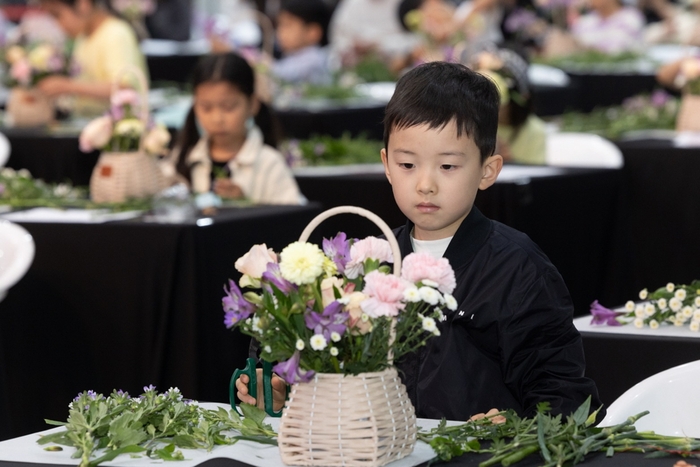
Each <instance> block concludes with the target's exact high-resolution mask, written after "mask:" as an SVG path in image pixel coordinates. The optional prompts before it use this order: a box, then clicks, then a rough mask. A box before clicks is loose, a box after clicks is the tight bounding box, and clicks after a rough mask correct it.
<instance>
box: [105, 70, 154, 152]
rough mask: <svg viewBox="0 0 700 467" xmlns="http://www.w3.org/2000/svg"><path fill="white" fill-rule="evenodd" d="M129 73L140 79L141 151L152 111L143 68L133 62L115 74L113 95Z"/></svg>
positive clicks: (137, 79)
mask: <svg viewBox="0 0 700 467" xmlns="http://www.w3.org/2000/svg"><path fill="white" fill-rule="evenodd" d="M127 74H132V75H133V76H135V77H136V81H138V85H139V88H141V89H140V90H139V94H140V97H141V102H140V105H139V115H138V117H139V120H141V122H142V123H143V126H144V131H143V133H141V138H139V151H141V150H143V140H144V138H145V137H146V131H145V128H146V126H147V125H148V114H149V112H150V107H149V105H148V81H147V80H146V75H145V74H144V73H143V71H142V70H141V68H139V67H137V66H136V65H131V64H129V65H125V66H124V67H122V68H121V69H120V70H119V71H118V72H117V73H116V74H115V75H114V79H113V80H112V95H114V94H115V93H116V92H117V91H119V83H120V81H121V79H122V78H123V77H124V75H127Z"/></svg>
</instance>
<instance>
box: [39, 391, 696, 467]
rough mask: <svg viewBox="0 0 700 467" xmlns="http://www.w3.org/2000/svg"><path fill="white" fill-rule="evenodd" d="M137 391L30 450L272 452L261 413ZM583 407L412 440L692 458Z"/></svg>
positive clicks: (77, 413) (692, 446) (90, 400)
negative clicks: (604, 421)
mask: <svg viewBox="0 0 700 467" xmlns="http://www.w3.org/2000/svg"><path fill="white" fill-rule="evenodd" d="M144 391H145V392H144V393H143V394H142V395H141V396H139V397H131V396H129V394H128V393H125V392H122V391H114V392H113V393H112V394H111V395H110V396H109V397H104V396H103V395H102V394H96V393H95V392H93V391H85V392H83V393H81V394H80V395H78V397H76V398H75V399H74V400H73V402H72V403H71V404H70V405H69V416H68V421H67V422H56V421H50V420H47V423H49V424H51V425H59V426H62V427H64V428H65V429H64V430H62V431H59V432H56V433H52V434H48V435H44V436H42V437H41V438H39V440H38V443H39V444H41V445H46V447H45V448H44V449H45V450H47V451H57V450H61V449H62V448H61V447H60V445H63V446H69V447H73V448H75V452H74V453H73V457H74V458H76V459H80V467H95V466H97V465H98V464H100V463H103V462H108V461H111V460H113V459H115V458H116V457H117V456H119V455H120V454H128V455H131V456H132V457H133V456H137V457H138V456H147V457H149V458H151V459H162V460H182V459H184V455H183V453H182V452H181V451H180V450H179V449H182V448H185V449H206V450H212V449H213V448H214V447H215V446H217V445H230V444H234V443H236V442H237V441H239V440H248V441H254V442H259V443H263V444H267V445H276V444H277V442H276V437H277V434H276V433H275V432H274V431H273V429H272V427H271V426H270V425H268V424H266V423H265V422H264V419H265V412H263V411H262V410H260V409H257V408H256V407H253V406H250V405H247V404H242V405H241V406H240V408H241V410H242V412H243V415H244V417H243V418H242V417H240V416H239V415H238V414H237V413H236V411H235V410H231V409H228V410H227V409H224V408H219V409H217V410H210V409H205V408H203V407H201V406H199V405H198V404H197V403H196V402H194V401H190V400H187V399H184V398H183V396H182V394H180V391H179V390H178V389H177V388H174V389H173V388H171V389H169V390H168V391H166V392H163V393H161V394H159V393H158V392H157V391H156V390H155V387H153V386H148V387H145V388H144ZM590 404H591V401H590V398H588V400H586V401H585V402H584V403H583V404H582V405H581V406H580V407H579V408H578V409H577V410H576V411H575V412H574V413H573V414H572V415H570V416H568V417H562V416H561V415H550V414H549V413H548V412H549V404H548V403H546V402H545V403H540V404H539V405H538V407H537V414H536V415H535V416H534V417H531V418H522V417H520V416H518V415H517V414H516V413H515V411H513V410H507V411H504V412H498V413H495V412H490V413H489V414H487V416H482V417H481V418H478V419H477V417H474V418H475V419H473V420H470V421H468V422H466V423H462V424H459V425H451V426H448V424H447V423H446V421H445V420H444V419H443V420H442V421H441V422H440V424H439V425H438V426H437V427H436V428H434V429H431V430H423V431H420V432H419V433H418V438H419V439H421V440H423V441H425V442H427V443H429V444H430V446H431V447H432V448H433V450H434V451H435V453H436V456H437V458H438V459H440V460H442V461H449V460H450V459H452V458H454V457H458V456H461V455H463V454H467V453H475V454H488V455H490V457H489V458H488V459H487V460H485V461H483V462H482V463H481V464H479V466H480V467H488V466H491V465H503V466H508V465H513V464H516V463H517V462H519V461H521V460H523V459H525V458H527V457H529V456H531V455H534V454H538V455H539V456H540V458H541V460H542V464H541V465H543V466H547V467H554V466H563V465H573V464H577V463H580V462H583V461H584V459H585V458H586V456H588V455H589V454H593V453H599V452H604V453H606V455H607V456H608V457H611V456H613V455H614V454H615V453H617V452H640V453H649V454H648V456H655V457H659V456H667V455H677V456H678V455H679V456H684V457H688V456H692V457H697V453H698V451H700V440H696V439H692V438H683V437H672V436H662V435H657V434H654V433H653V432H638V431H637V430H636V429H635V427H634V423H635V422H636V421H637V420H638V419H639V418H641V417H643V416H644V415H646V414H647V413H648V412H642V413H639V414H636V415H632V416H630V417H629V418H628V419H627V420H625V421H624V422H623V423H620V424H618V425H613V426H609V427H605V428H600V427H596V426H594V423H595V420H596V416H597V415H598V411H599V410H600V409H599V410H596V411H593V412H591V406H590Z"/></svg>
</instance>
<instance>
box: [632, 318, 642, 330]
mask: <svg viewBox="0 0 700 467" xmlns="http://www.w3.org/2000/svg"><path fill="white" fill-rule="evenodd" d="M634 327H635V328H639V329H641V328H643V327H644V319H642V318H634Z"/></svg>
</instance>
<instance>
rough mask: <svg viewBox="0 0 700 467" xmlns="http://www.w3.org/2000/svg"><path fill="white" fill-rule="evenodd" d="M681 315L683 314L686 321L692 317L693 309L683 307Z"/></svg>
mask: <svg viewBox="0 0 700 467" xmlns="http://www.w3.org/2000/svg"><path fill="white" fill-rule="evenodd" d="M682 313H683V317H684V318H686V319H688V318H690V317H692V316H693V308H692V307H690V306H684V307H683V310H682Z"/></svg>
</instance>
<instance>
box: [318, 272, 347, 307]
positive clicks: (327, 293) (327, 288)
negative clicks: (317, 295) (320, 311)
mask: <svg viewBox="0 0 700 467" xmlns="http://www.w3.org/2000/svg"><path fill="white" fill-rule="evenodd" d="M336 289H338V291H342V290H343V280H342V279H341V278H340V277H335V276H332V277H326V278H325V279H323V280H322V281H321V301H322V303H323V308H326V307H327V306H328V305H330V304H331V302H334V301H335V300H336V298H335V290H336Z"/></svg>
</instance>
